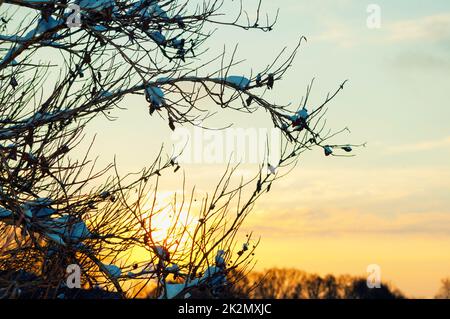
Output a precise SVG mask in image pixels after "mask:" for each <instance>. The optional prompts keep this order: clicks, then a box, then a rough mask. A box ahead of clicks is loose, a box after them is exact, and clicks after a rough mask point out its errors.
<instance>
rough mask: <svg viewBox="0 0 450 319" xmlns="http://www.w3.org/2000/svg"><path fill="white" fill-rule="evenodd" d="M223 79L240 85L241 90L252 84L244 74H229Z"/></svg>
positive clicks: (234, 84)
mask: <svg viewBox="0 0 450 319" xmlns="http://www.w3.org/2000/svg"><path fill="white" fill-rule="evenodd" d="M221 80H222V81H224V82H226V83H228V84H230V85H232V86H235V87H238V88H239V89H240V90H246V89H247V88H248V87H249V86H250V82H251V81H250V80H249V79H247V78H246V77H244V76H235V75H231V76H227V77H226V78H225V79H221Z"/></svg>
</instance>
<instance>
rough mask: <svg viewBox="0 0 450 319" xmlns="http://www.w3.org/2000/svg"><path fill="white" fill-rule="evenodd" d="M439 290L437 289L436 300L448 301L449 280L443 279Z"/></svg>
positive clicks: (449, 296)
mask: <svg viewBox="0 0 450 319" xmlns="http://www.w3.org/2000/svg"><path fill="white" fill-rule="evenodd" d="M441 283H442V285H441V288H439V291H438V293H437V294H436V296H435V298H436V299H450V278H445V279H442V280H441Z"/></svg>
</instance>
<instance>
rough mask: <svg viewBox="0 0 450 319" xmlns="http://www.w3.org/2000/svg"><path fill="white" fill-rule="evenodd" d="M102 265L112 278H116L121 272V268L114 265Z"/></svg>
mask: <svg viewBox="0 0 450 319" xmlns="http://www.w3.org/2000/svg"><path fill="white" fill-rule="evenodd" d="M103 267H104V268H105V270H106V272H107V273H108V274H109V275H110V276H111V277H113V278H118V277H120V275H121V274H122V270H121V269H120V268H119V267H117V266H116V265H106V264H103Z"/></svg>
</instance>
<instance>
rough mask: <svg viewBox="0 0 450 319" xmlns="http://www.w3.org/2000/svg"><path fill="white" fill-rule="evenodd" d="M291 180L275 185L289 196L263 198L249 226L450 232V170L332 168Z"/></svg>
mask: <svg viewBox="0 0 450 319" xmlns="http://www.w3.org/2000/svg"><path fill="white" fill-rule="evenodd" d="M449 140H450V138H449ZM447 143H449V142H448V141H447ZM430 144H432V143H430ZM432 146H433V147H434V145H431V146H430V145H429V144H428V143H424V144H423V145H418V146H416V147H418V148H425V149H426V148H429V147H432ZM285 179H286V183H285V185H286V188H285V189H278V188H275V189H274V190H273V191H274V192H278V194H285V195H284V196H272V197H271V198H270V199H264V198H263V199H261V202H260V203H259V204H258V206H257V208H256V211H255V212H254V214H251V215H250V216H249V220H248V222H247V223H246V229H248V230H254V231H255V232H256V233H258V234H261V235H262V236H263V237H266V236H269V237H280V238H282V237H291V238H300V237H303V236H324V237H336V236H340V235H355V236H361V235H364V236H365V235H367V236H371V235H375V236H379V235H380V236H382V235H397V236H416V235H421V236H429V237H439V236H441V237H448V236H450V202H449V199H448V189H449V187H450V182H449V180H450V169H443V168H437V167H427V168H417V167H416V168H411V169H390V168H381V167H380V168H374V169H372V170H368V169H350V170H346V171H345V172H343V171H342V170H339V169H327V170H326V171H304V172H303V173H302V174H301V175H300V178H299V176H296V177H291V176H286V177H285ZM291 180H292V183H291ZM278 186H280V185H278Z"/></svg>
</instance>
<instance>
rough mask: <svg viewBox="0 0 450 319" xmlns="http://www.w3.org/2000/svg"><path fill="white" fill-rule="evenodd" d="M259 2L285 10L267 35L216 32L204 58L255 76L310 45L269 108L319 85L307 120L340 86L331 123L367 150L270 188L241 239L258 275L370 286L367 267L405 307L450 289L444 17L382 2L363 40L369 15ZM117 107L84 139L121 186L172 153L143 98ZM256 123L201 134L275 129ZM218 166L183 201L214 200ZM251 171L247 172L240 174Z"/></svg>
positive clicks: (193, 173) (318, 156)
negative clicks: (330, 278) (325, 277)
mask: <svg viewBox="0 0 450 319" xmlns="http://www.w3.org/2000/svg"><path fill="white" fill-rule="evenodd" d="M244 2H245V3H246V4H245V5H247V1H244ZM250 2H251V1H249V2H248V6H249V7H250ZM253 2H254V1H253ZM265 2H266V4H265V5H264V6H263V9H264V10H265V11H267V12H269V13H274V12H275V10H276V8H278V7H279V8H280V10H281V11H280V17H279V23H278V25H277V26H276V27H275V29H274V31H273V32H271V33H262V32H256V31H244V30H236V29H233V28H227V27H225V28H220V30H218V31H217V33H216V34H215V35H214V36H213V37H212V38H211V40H210V42H209V43H208V45H209V47H210V48H211V52H209V53H208V56H209V55H211V56H213V55H215V54H218V53H220V52H221V50H222V49H223V47H224V45H225V46H226V47H227V49H228V50H230V51H232V49H233V48H234V46H235V45H236V44H239V48H238V54H237V55H238V57H239V58H245V59H246V62H245V63H243V64H242V66H241V67H238V68H237V69H235V70H236V73H239V75H242V74H250V73H251V71H252V70H253V72H254V73H255V72H256V71H257V70H258V68H262V67H264V66H265V65H267V64H268V63H270V62H271V60H272V59H273V58H274V57H275V56H276V55H277V53H278V52H279V51H280V50H281V49H282V48H283V47H285V46H287V47H289V48H293V47H294V46H295V44H296V43H297V42H298V39H299V38H300V36H302V35H304V36H306V37H307V38H308V42H307V43H306V44H305V45H302V48H301V50H300V52H299V55H298V57H297V58H296V60H295V63H294V66H293V67H292V69H291V70H290V72H288V74H287V75H286V76H285V78H284V79H283V81H280V82H278V83H276V87H275V90H274V92H273V93H272V95H271V96H270V97H269V98H270V99H273V100H277V101H281V102H286V103H289V102H292V103H293V104H298V103H299V102H300V99H301V97H302V95H303V94H304V92H305V89H306V86H307V84H308V83H309V82H310V80H311V79H312V78H315V87H314V89H313V92H312V100H311V107H312V108H313V107H314V104H317V103H319V102H320V101H321V100H322V99H324V98H325V95H326V94H327V92H329V91H334V90H335V89H336V88H337V87H338V86H339V85H340V83H341V82H342V81H343V80H346V79H349V83H348V84H347V85H346V88H345V90H344V91H343V92H342V93H341V94H340V95H339V96H338V97H337V98H336V99H335V100H334V101H333V102H332V103H331V105H330V110H329V113H328V123H329V126H330V127H331V128H333V129H339V128H343V127H346V126H348V127H349V128H350V130H351V133H350V134H344V135H342V136H341V137H340V141H343V142H352V143H364V142H367V147H366V148H361V149H358V150H356V155H357V156H356V157H352V158H336V157H334V158H326V157H325V156H323V152H322V150H320V149H316V150H314V151H312V152H310V153H308V154H306V155H305V156H304V158H303V160H302V161H301V163H300V165H299V166H298V167H297V168H296V169H295V170H294V171H293V172H292V173H291V174H290V175H289V176H287V177H285V178H284V179H283V180H281V181H280V182H279V183H278V184H276V185H274V188H273V190H272V191H271V192H270V193H269V194H267V195H266V196H265V197H264V198H263V199H262V200H261V201H260V202H259V203H258V205H257V206H256V207H255V211H254V213H253V215H252V216H251V217H250V218H249V220H248V221H247V223H246V225H245V230H253V231H254V232H255V234H256V235H259V236H261V238H262V242H261V245H260V247H259V250H258V253H257V259H258V265H257V269H264V268H267V267H272V266H278V267H297V268H299V269H303V270H306V271H308V272H316V273H319V274H326V273H333V274H347V273H348V274H353V275H363V276H365V275H366V267H367V265H369V264H378V265H380V267H381V270H382V279H383V280H385V281H389V282H392V283H393V284H394V285H395V286H396V287H398V288H399V289H400V290H402V291H403V292H404V293H405V294H406V295H407V296H413V297H432V296H433V295H434V294H435V293H436V292H437V290H438V288H439V284H440V279H442V278H444V277H446V276H450V196H449V191H450V165H449V163H450V125H449V118H450V107H449V106H450V105H449V101H450V87H449V84H450V3H449V2H448V0H434V1H418V0H397V1H387V0H384V1H377V2H376V3H377V4H378V5H379V6H380V8H381V28H379V29H369V28H368V27H367V24H366V20H367V17H368V13H367V12H366V9H367V6H368V5H369V4H370V3H373V1H364V0H340V1H336V0H334V1H331V0H329V1H328V0H327V1H325V0H323V1H320V2H318V1H316V2H313V1H299V0H283V1H265ZM229 12H230V14H231V13H232V12H233V11H232V10H231V9H230V10H229ZM122 106H124V107H126V108H127V110H121V111H117V112H115V114H114V115H117V116H119V119H118V120H117V121H116V122H114V123H111V122H107V121H105V120H103V119H102V120H96V122H95V123H94V124H93V125H91V127H90V130H89V131H88V137H92V136H93V134H94V133H97V138H96V143H95V145H96V148H95V153H97V154H99V155H100V159H101V162H103V163H106V162H108V161H110V160H111V159H112V157H113V156H114V155H117V161H118V163H119V167H120V169H121V170H122V172H127V171H133V170H135V171H136V170H139V169H140V168H141V167H142V166H143V165H145V164H149V163H150V162H151V161H152V159H153V158H154V156H155V155H156V152H157V150H158V148H159V146H160V144H161V143H162V142H164V144H165V145H166V147H167V148H168V149H169V150H170V149H171V143H172V140H171V132H170V129H169V128H168V127H167V123H165V122H163V121H161V120H158V119H157V118H150V117H149V116H148V110H147V107H146V104H145V101H144V99H143V98H139V97H134V98H129V99H126V100H125V101H124V102H123V103H122ZM212 107H213V106H212ZM265 115H266V114H265V113H257V114H254V115H252V116H244V115H241V114H238V115H236V114H235V113H226V114H224V115H223V116H221V115H220V114H219V115H217V116H216V117H215V119H212V120H211V122H210V124H211V126H214V125H219V124H220V123H233V124H234V125H235V127H241V128H264V127H270V123H268V121H267V119H266V116H265ZM225 164H226V163H218V164H209V163H194V164H186V165H183V169H184V170H185V173H186V178H187V185H188V187H192V186H194V185H197V189H198V191H199V192H202V191H205V192H206V191H207V190H208V189H211V187H213V186H214V184H215V182H216V181H218V179H219V177H220V173H221V172H222V171H223V170H224V169H225ZM256 170H257V165H256V164H244V165H243V166H242V170H241V171H239V173H240V174H244V175H248V174H250V175H251V174H252V173H255V172H256ZM181 177H182V176H181V174H178V175H173V176H170V177H167V180H166V182H165V183H166V184H165V185H164V187H165V189H164V190H165V191H176V190H179V187H180V182H181Z"/></svg>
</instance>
